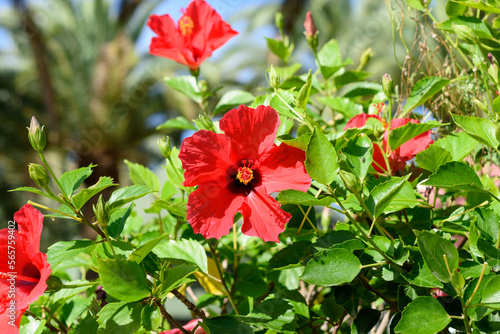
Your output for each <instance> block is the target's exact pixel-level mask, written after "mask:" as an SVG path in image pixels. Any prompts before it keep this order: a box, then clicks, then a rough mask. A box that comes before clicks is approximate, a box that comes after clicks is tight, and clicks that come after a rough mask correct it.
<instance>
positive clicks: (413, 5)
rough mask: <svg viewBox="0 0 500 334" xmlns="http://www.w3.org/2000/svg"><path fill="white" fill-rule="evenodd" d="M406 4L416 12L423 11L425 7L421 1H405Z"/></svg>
mask: <svg viewBox="0 0 500 334" xmlns="http://www.w3.org/2000/svg"><path fill="white" fill-rule="evenodd" d="M406 4H407V5H408V6H410V7H411V8H413V9H416V10H424V9H425V7H424V5H423V4H422V0H406Z"/></svg>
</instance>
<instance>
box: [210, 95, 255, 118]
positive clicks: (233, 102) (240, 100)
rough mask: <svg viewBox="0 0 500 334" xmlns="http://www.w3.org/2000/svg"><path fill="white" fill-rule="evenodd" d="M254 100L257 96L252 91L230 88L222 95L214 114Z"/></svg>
mask: <svg viewBox="0 0 500 334" xmlns="http://www.w3.org/2000/svg"><path fill="white" fill-rule="evenodd" d="M254 100H255V96H253V95H252V93H249V92H246V91H244V90H239V89H235V90H230V91H229V92H227V93H225V94H224V95H222V97H221V98H220V100H219V102H218V103H217V105H216V106H215V111H214V116H215V115H217V114H220V113H221V112H224V111H226V110H229V109H231V108H233V107H236V106H239V105H241V104H247V103H252V102H253V101H254Z"/></svg>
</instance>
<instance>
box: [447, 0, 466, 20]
mask: <svg viewBox="0 0 500 334" xmlns="http://www.w3.org/2000/svg"><path fill="white" fill-rule="evenodd" d="M466 9H467V7H466V6H464V5H461V4H458V3H456V2H453V1H448V2H447V3H446V15H448V17H457V16H461V15H464V13H465V10H466Z"/></svg>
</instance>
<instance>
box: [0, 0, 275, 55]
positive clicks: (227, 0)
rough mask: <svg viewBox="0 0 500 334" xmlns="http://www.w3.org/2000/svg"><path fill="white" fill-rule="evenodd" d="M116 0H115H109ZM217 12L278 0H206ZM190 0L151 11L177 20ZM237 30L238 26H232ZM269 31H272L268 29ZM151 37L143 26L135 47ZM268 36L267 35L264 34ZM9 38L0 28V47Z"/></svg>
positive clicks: (2, 0) (226, 14)
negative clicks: (168, 15)
mask: <svg viewBox="0 0 500 334" xmlns="http://www.w3.org/2000/svg"><path fill="white" fill-rule="evenodd" d="M27 1H28V2H42V3H43V0H27ZM84 1H85V0H84ZM111 1H116V0H111ZM206 1H207V2H208V3H209V4H210V5H211V6H212V7H213V8H215V10H217V12H218V13H219V14H220V15H221V16H222V17H223V18H224V20H229V19H230V17H231V16H233V15H235V14H236V13H241V10H242V9H244V8H246V7H255V6H259V5H262V4H264V3H270V2H278V1H279V0H252V1H247V0H206ZM190 2H191V0H175V1H168V0H166V1H163V2H162V3H160V4H159V5H158V6H157V7H156V8H155V10H154V11H153V12H154V13H156V14H170V16H172V18H173V19H174V20H175V21H177V20H178V19H179V18H180V16H181V8H185V7H187V6H188V5H189V3H190ZM11 3H12V2H11V0H0V11H1V10H3V9H5V8H7V7H9V6H10V4H11ZM234 28H235V29H236V30H238V26H234ZM269 33H272V31H270V32H269ZM152 37H153V32H152V31H150V30H149V29H148V28H146V27H145V29H144V31H143V34H142V36H141V38H140V40H139V43H138V45H137V48H138V50H139V51H140V52H143V51H145V52H147V49H148V45H149V42H150V41H151V38H152ZM266 37H268V36H266ZM10 43H11V40H10V38H9V36H8V34H7V33H6V31H5V30H3V29H1V28H0V49H5V48H6V47H8V46H9V44H10Z"/></svg>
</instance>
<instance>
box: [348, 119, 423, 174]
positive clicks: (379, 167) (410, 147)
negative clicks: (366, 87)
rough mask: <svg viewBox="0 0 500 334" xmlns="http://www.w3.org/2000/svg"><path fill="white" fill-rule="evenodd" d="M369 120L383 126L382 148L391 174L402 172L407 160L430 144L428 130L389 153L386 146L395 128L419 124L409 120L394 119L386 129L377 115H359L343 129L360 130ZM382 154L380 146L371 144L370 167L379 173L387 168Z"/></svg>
mask: <svg viewBox="0 0 500 334" xmlns="http://www.w3.org/2000/svg"><path fill="white" fill-rule="evenodd" d="M369 118H375V119H378V120H379V121H381V122H382V124H384V126H385V132H384V139H383V140H382V146H383V149H384V152H386V153H387V154H385V155H386V156H387V160H388V161H389V166H390V168H391V172H392V174H395V173H396V172H397V171H399V170H402V169H404V168H405V166H406V162H407V161H408V160H411V159H413V158H414V157H415V156H416V155H417V153H418V152H420V151H423V150H425V149H426V148H427V147H429V145H430V144H432V138H431V130H428V131H426V132H424V133H422V134H420V135H418V136H416V137H415V138H412V139H410V140H409V141H407V142H406V143H404V144H403V145H401V146H400V147H398V148H397V149H396V150H394V151H391V148H390V146H389V144H388V142H389V132H390V131H391V130H393V129H395V128H399V127H401V126H403V125H405V124H408V123H409V122H412V123H419V121H417V120H414V119H411V118H396V119H393V120H392V121H391V126H390V128H388V126H387V123H386V122H385V120H384V119H382V118H380V117H379V116H377V115H367V114H359V115H356V116H354V117H353V118H351V119H350V120H349V122H347V124H346V125H345V127H344V130H345V129H351V128H361V127H363V126H364V125H365V124H366V121H367V120H368V119H369ZM384 152H382V149H381V148H380V146H379V145H378V144H376V143H373V163H372V166H373V168H375V170H376V171H377V172H379V173H387V172H388V168H387V164H386V161H385V159H384Z"/></svg>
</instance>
